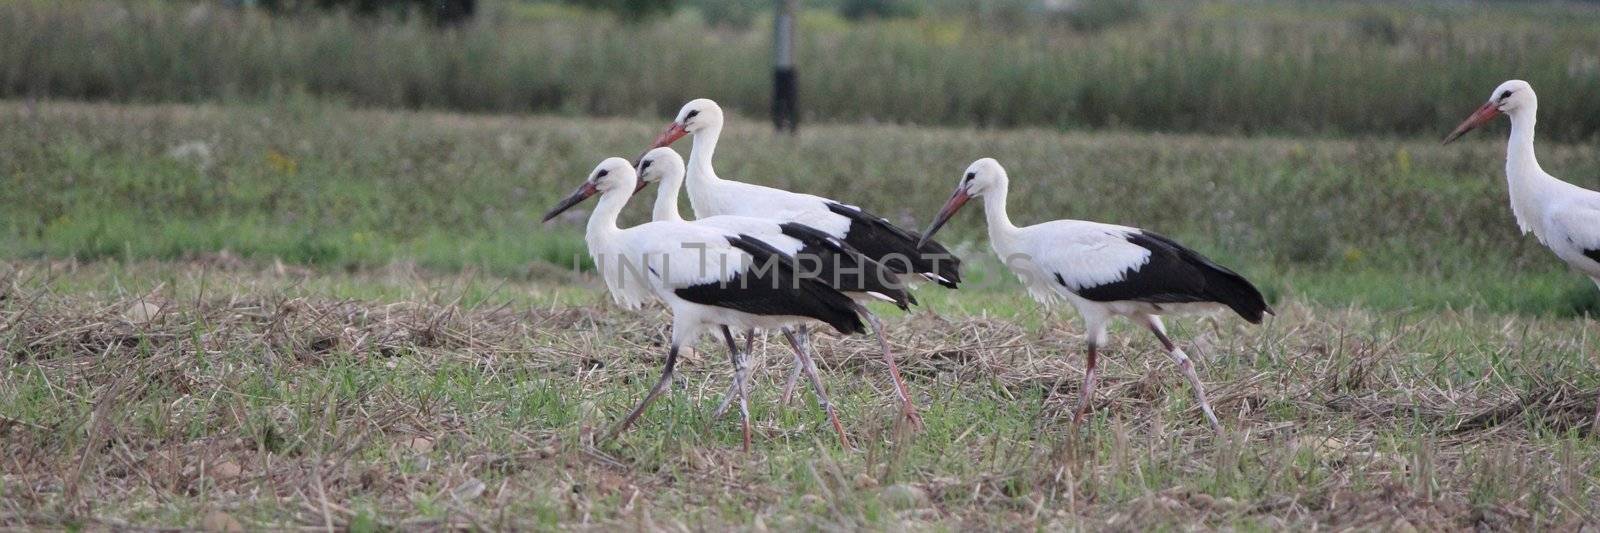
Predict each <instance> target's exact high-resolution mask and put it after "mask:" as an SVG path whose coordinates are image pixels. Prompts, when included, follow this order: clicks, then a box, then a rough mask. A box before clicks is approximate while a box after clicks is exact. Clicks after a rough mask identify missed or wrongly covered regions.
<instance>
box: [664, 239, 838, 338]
mask: <svg viewBox="0 0 1600 533" xmlns="http://www.w3.org/2000/svg"><path fill="white" fill-rule="evenodd" d="M728 243H729V244H732V245H733V246H734V247H735V248H738V249H739V250H741V251H743V252H744V253H747V254H750V258H751V259H752V262H751V264H750V266H748V267H747V268H745V270H743V271H741V272H739V274H737V275H735V276H734V277H733V279H730V280H725V281H720V282H715V283H704V284H700V285H694V286H690V287H684V288H681V289H677V290H674V291H672V292H673V294H676V295H678V297H679V298H683V299H685V300H688V301H691V302H694V303H698V304H704V305H711V306H716V307H722V308H725V309H732V310H735V311H740V312H744V313H750V314H752V315H763V316H803V317H808V318H814V319H817V320H820V321H822V322H825V323H827V324H828V325H830V326H833V329H836V330H838V331H839V332H840V333H843V334H851V333H861V332H863V331H866V326H865V324H863V323H862V322H861V317H860V315H857V314H856V308H857V306H856V303H855V301H853V300H851V299H850V297H849V296H845V295H844V293H841V292H839V291H838V290H835V289H833V288H832V287H828V286H827V285H824V284H822V283H820V282H818V281H816V280H814V279H811V278H808V277H804V276H801V275H800V274H799V273H798V269H797V267H798V265H797V264H796V263H795V260H794V258H793V257H790V256H788V255H784V253H783V252H780V251H778V250H777V249H776V248H773V247H772V246H771V245H768V244H767V243H765V242H762V241H761V240H760V239H756V238H754V237H751V236H748V235H738V236H730V237H728Z"/></svg>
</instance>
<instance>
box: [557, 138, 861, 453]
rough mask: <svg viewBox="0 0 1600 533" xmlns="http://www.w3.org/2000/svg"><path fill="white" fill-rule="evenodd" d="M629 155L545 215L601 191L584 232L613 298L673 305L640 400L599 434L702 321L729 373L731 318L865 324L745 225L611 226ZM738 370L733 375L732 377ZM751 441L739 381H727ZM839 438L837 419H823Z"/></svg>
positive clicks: (634, 183)
mask: <svg viewBox="0 0 1600 533" xmlns="http://www.w3.org/2000/svg"><path fill="white" fill-rule="evenodd" d="M638 183H639V182H638V177H637V175H636V173H635V171H634V168H633V165H632V164H630V163H629V162H628V161H627V160H625V159H622V158H619V157H613V158H610V159H606V160H605V161H601V162H600V165H599V166H596V167H595V169H594V170H593V171H592V172H590V173H589V176H588V178H587V179H585V180H584V182H583V184H582V185H580V186H579V187H578V188H577V190H575V191H573V193H572V194H571V195H569V196H567V197H566V198H565V199H563V200H561V201H560V202H559V203H557V204H556V206H555V208H553V209H551V210H550V212H549V213H547V214H546V215H545V217H544V219H545V220H546V221H548V220H550V219H551V218H554V217H555V216H556V215H559V214H561V212H562V211H565V210H567V209H569V208H571V207H572V206H575V205H577V204H579V203H581V202H583V201H584V200H586V199H588V198H589V197H592V196H595V195H596V194H598V195H600V202H599V205H597V206H596V207H595V210H594V211H593V212H591V213H590V215H589V224H588V227H587V229H586V230H585V234H584V241H585V242H586V243H587V244H588V246H589V254H590V255H591V256H593V257H594V261H595V266H596V268H598V269H599V270H600V273H601V277H602V278H603V279H604V280H605V282H606V288H607V289H609V290H610V292H611V295H612V297H613V298H615V299H616V300H617V302H618V303H620V304H622V305H624V306H625V307H638V306H640V305H642V304H643V303H645V302H648V301H650V300H659V301H661V302H662V303H663V304H665V305H666V307H667V309H669V310H671V311H672V340H671V346H670V348H669V349H668V351H667V362H666V368H664V369H663V370H662V372H661V378H660V379H659V380H657V381H656V384H655V385H654V386H653V387H651V388H650V392H648V393H647V394H645V397H644V399H643V400H641V401H640V402H639V405H638V406H637V407H635V408H634V409H633V411H631V412H630V413H629V414H628V416H627V417H626V418H623V419H622V421H621V422H619V423H618V424H617V426H616V427H615V428H614V429H612V431H611V432H610V433H608V434H607V438H611V437H614V436H616V435H617V434H618V433H621V432H622V431H623V430H626V429H627V428H628V427H629V426H630V425H631V424H633V422H634V420H636V419H638V418H639V416H640V415H641V414H643V413H644V411H645V409H646V408H648V407H649V406H650V403H651V402H653V401H655V399H656V397H657V396H659V395H660V394H661V392H662V390H664V389H665V388H666V385H667V384H668V383H670V382H671V380H672V373H673V368H674V365H675V364H676V363H677V359H678V350H679V349H680V348H681V347H682V346H683V344H684V343H686V342H694V341H695V340H696V339H698V338H699V337H700V335H701V334H702V333H704V332H706V331H709V330H713V329H716V330H720V332H721V333H722V337H723V340H724V341H726V342H727V344H728V351H729V354H730V359H731V360H732V361H733V363H734V366H735V376H738V375H739V374H740V373H741V372H743V369H742V368H740V366H741V364H742V363H741V361H743V360H744V357H743V356H742V354H741V353H740V351H739V347H738V344H737V343H736V342H734V338H733V333H732V331H731V329H732V328H737V329H751V328H762V329H779V328H785V327H792V326H798V325H802V324H819V323H820V324H827V325H829V326H832V327H833V328H834V329H835V330H837V331H839V332H840V333H842V334H850V333H859V332H861V331H862V330H863V329H865V328H864V324H862V322H861V317H860V316H859V315H858V314H857V309H858V308H859V306H857V305H856V303H855V302H854V301H852V300H851V299H850V297H849V296H846V295H844V294H843V293H841V292H839V291H837V290H834V289H833V288H831V287H828V286H827V285H824V284H822V283H819V282H817V281H816V280H814V279H810V278H809V277H808V276H806V275H803V272H802V271H801V269H802V268H803V267H802V266H801V265H798V263H797V262H796V261H795V259H794V258H793V257H791V256H788V255H785V254H783V253H782V252H780V251H778V250H777V249H775V248H773V247H772V246H771V245H769V244H767V243H765V242H762V241H761V240H760V239H757V238H753V237H751V236H749V235H743V234H739V233H737V232H733V231H726V230H722V229H717V228H712V227H709V226H697V225H694V224H689V223H685V222H681V221H678V222H671V221H663V222H650V223H647V224H641V225H639V226H634V227H631V228H626V229H624V228H619V227H618V226H617V217H618V215H619V214H621V212H622V208H623V207H624V206H625V205H626V204H627V202H628V197H630V196H632V195H633V194H634V193H635V192H637V191H638V190H639V189H640V188H641V187H640V186H639V185H638ZM736 379H737V378H736ZM731 392H732V393H734V394H736V395H737V397H738V398H737V399H738V402H739V414H740V417H741V422H742V425H743V430H744V447H745V449H746V450H748V449H749V448H750V411H749V407H748V399H747V393H746V391H745V390H744V389H743V388H742V387H739V386H735V387H733V389H732V390H731ZM832 422H833V426H834V430H835V431H837V432H838V433H839V436H840V439H841V440H842V439H844V429H843V428H842V427H840V425H839V422H838V420H837V419H836V418H835V419H834V420H832Z"/></svg>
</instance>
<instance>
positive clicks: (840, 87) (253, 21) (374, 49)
mask: <svg viewBox="0 0 1600 533" xmlns="http://www.w3.org/2000/svg"><path fill="white" fill-rule="evenodd" d="M375 1H379V0H353V1H351V2H341V1H340V0H305V1H303V2H300V3H299V4H297V5H291V6H290V8H287V9H286V8H284V7H282V6H281V5H279V4H280V3H283V2H284V0H276V1H273V0H225V1H220V2H219V1H204V2H201V1H187V2H186V1H153V0H123V1H110V0H82V1H73V2H55V1H47V0H13V1H9V2H0V97H5V98H63V99H88V100H110V101H138V102H150V101H185V102H189V101H215V100H256V99H262V98H275V97H278V96H281V95H285V94H309V95H313V96H316V97H319V98H330V99H335V100H342V101H347V102H349V103H352V104H355V105H358V106H376V107H400V108H437V109H456V110H467V111H483V112H540V113H546V112H554V113H564V114H587V115H660V114H664V113H667V112H669V111H671V110H672V109H675V108H676V107H677V106H678V105H680V104H681V103H682V102H683V101H685V100H687V99H690V98H693V97H697V96H709V97H713V98H716V99H718V100H719V101H721V102H723V103H724V105H726V106H728V107H732V108H735V109H736V110H741V111H744V112H747V113H751V114H760V113H762V112H763V111H764V110H765V109H766V108H767V105H768V98H769V92H770V87H769V84H770V75H769V74H768V72H769V69H770V59H769V55H770V53H771V43H770V24H771V21H770V18H771V17H770V11H771V3H770V2H767V1H752V0H680V1H677V2H671V1H667V0H566V1H562V2H531V1H519V0H474V1H470V2H466V3H467V4H470V11H469V13H470V14H469V15H465V16H456V17H455V18H451V19H449V20H443V21H442V20H440V17H439V16H438V15H437V12H436V9H437V7H436V6H438V5H442V4H435V3H432V2H437V0H394V1H396V2H398V3H400V4H419V5H425V6H424V7H423V8H420V11H422V12H424V13H433V14H432V15H430V16H427V17H417V16H405V15H404V13H408V12H409V13H415V12H417V11H419V8H415V7H413V8H404V7H403V6H402V8H401V9H398V10H394V9H360V8H342V7H339V6H332V7H333V9H323V7H325V6H323V5H322V4H329V5H333V4H340V3H349V4H361V3H364V2H366V3H370V2H375ZM451 1H452V2H455V1H459V0H451ZM802 5H804V6H805V10H804V11H803V13H802V17H801V26H800V29H801V32H800V43H799V44H800V47H799V50H798V57H799V65H800V81H801V93H800V94H801V99H802V110H803V112H804V113H805V115H806V117H807V119H809V120H826V121H850V122H855V121H888V122H904V123H917V124H940V125H963V126H964V125H976V126H984V127H1017V126H1029V127H1050V128H1065V129H1079V128H1103V127H1111V128H1128V129H1142V130H1155V131H1202V132H1218V133H1229V134H1232V133H1245V134H1253V133H1270V134H1317V135H1367V134H1378V135H1415V134H1426V135H1434V134H1438V133H1440V132H1441V131H1444V130H1447V129H1448V127H1449V126H1450V125H1452V124H1453V123H1454V121H1456V120H1459V119H1460V118H1461V115H1463V114H1464V113H1466V112H1467V111H1470V109H1471V107H1472V106H1473V105H1475V104H1477V103H1478V102H1479V101H1481V100H1482V99H1483V98H1484V97H1486V96H1487V94H1488V91H1489V90H1490V89H1491V88H1492V87H1493V86H1494V85H1495V84H1496V83H1498V82H1500V81H1502V80H1505V79H1508V78H1523V79H1527V80H1529V81H1530V82H1532V83H1533V84H1534V85H1535V86H1536V87H1538V89H1539V91H1540V94H1541V95H1543V96H1545V98H1543V99H1542V100H1541V102H1540V104H1541V107H1542V108H1543V109H1542V111H1543V116H1544V117H1547V120H1545V121H1544V122H1542V123H1541V124H1540V130H1541V134H1542V135H1545V136H1550V137H1556V138H1561V139H1567V140H1574V139H1586V138H1590V137H1592V136H1593V135H1594V134H1595V132H1596V130H1597V129H1600V98H1592V97H1591V95H1592V94H1593V91H1594V88H1595V87H1597V86H1600V10H1597V9H1596V8H1595V7H1592V6H1591V5H1584V4H1571V3H1562V4H1545V3H1531V2H1497V3H1467V2H1453V1H1447V0H1439V1H1432V2H1392V3H1386V2H1256V1H1244V0H1236V1H1206V2H1164V1H1157V0H1076V1H1074V0H1054V1H1051V0H1036V1H1034V0H1001V1H997V2H966V1H958V0H934V1H930V2H895V1H885V0H826V1H821V0H818V1H806V2H802ZM307 6H309V8H308V7H307ZM427 6H435V7H427Z"/></svg>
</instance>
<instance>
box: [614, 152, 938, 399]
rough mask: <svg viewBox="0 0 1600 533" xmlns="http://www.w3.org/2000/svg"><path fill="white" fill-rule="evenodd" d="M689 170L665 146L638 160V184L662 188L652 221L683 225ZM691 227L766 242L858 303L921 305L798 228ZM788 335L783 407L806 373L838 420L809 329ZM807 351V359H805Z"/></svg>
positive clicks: (877, 269)
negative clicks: (789, 360)
mask: <svg viewBox="0 0 1600 533" xmlns="http://www.w3.org/2000/svg"><path fill="white" fill-rule="evenodd" d="M684 168H685V167H684V163H683V157H682V156H680V155H678V152H676V151H674V150H673V149H672V148H668V147H665V146H663V147H661V148H654V149H651V150H650V151H648V152H646V153H645V154H644V155H643V156H641V157H640V158H639V163H638V170H639V180H640V181H641V182H643V183H645V184H650V183H658V184H659V185H658V186H657V189H656V199H655V204H654V206H653V208H652V209H651V217H650V219H651V220H654V221H657V222H661V221H670V222H683V221H684V219H683V215H682V214H680V213H679V212H678V193H679V191H681V190H682V189H683V177H684V173H685V171H684ZM646 186H648V185H646ZM690 223H692V224H698V225H704V226H709V227H713V228H718V229H723V230H727V231H732V232H736V233H739V234H743V235H750V236H752V237H755V238H758V239H761V240H762V241H764V242H766V243H767V244H770V245H772V246H773V247H774V248H777V249H778V250H779V251H781V252H783V253H785V254H788V255H790V256H794V257H795V258H796V259H797V260H798V261H800V263H801V264H804V265H811V266H813V267H814V271H815V272H814V273H815V276H814V277H815V279H817V280H819V281H821V282H823V283H826V284H828V285H829V286H830V287H833V288H835V289H838V290H840V291H843V292H844V293H845V294H848V295H850V296H851V298H853V299H855V300H856V301H857V302H864V301H871V300H881V301H889V302H893V303H894V304H895V306H897V307H899V308H900V309H902V310H905V309H909V308H910V306H911V305H912V304H915V303H916V299H915V298H912V297H911V294H910V293H909V292H908V291H906V289H905V287H904V286H902V285H901V284H899V283H897V282H896V281H895V279H894V278H895V276H894V275H893V273H891V272H889V271H888V270H887V269H886V268H885V267H884V266H883V265H881V264H879V263H877V262H876V261H873V260H871V259H868V258H867V257H865V256H863V255H862V254H861V253H860V252H857V251H855V250H853V249H850V248H849V247H848V245H845V244H844V243H842V242H839V241H838V240H837V239H834V238H833V237H831V236H829V235H827V234H824V233H822V232H821V231H819V230H816V229H814V228H811V227H809V226H805V225H803V224H800V223H798V222H780V221H777V220H773V219H770V218H756V217H748V216H738V215H717V216H710V217H706V218H701V219H697V220H694V221H692V222H690ZM783 334H784V336H785V337H786V338H788V339H789V341H790V344H791V345H792V346H793V348H794V349H795V365H794V367H793V369H792V370H791V371H790V372H789V378H788V380H786V381H785V382H784V386H783V396H782V398H783V403H788V402H789V399H790V397H791V396H792V395H793V393H794V387H795V385H796V383H798V381H799V377H800V373H801V372H802V371H804V372H805V373H806V374H807V377H808V379H809V381H811V385H812V389H813V391H814V392H815V393H816V394H817V399H818V402H819V404H820V405H821V407H822V408H823V409H824V410H825V411H828V414H829V417H830V418H832V417H834V416H835V415H834V414H833V411H832V409H833V407H832V405H831V404H830V403H829V402H828V397H827V393H826V391H824V390H823V387H822V382H821V380H820V379H819V376H817V375H816V368H815V367H814V366H808V365H806V364H805V361H807V360H814V359H815V357H814V356H812V355H810V354H812V353H813V352H811V343H810V334H809V333H808V332H807V331H806V328H805V327H804V326H800V327H796V328H785V329H784V330H783ZM754 338H755V332H754V331H751V332H747V341H746V347H747V348H746V350H745V351H746V352H749V348H748V347H749V346H750V344H751V343H752V342H753V341H754ZM802 351H804V352H805V353H806V355H807V356H806V357H802V356H801V352H802ZM743 382H744V380H743V379H740V380H739V383H740V384H741V385H740V386H742V383H743ZM726 407H727V403H726V399H725V400H724V402H723V403H722V404H721V405H719V406H718V408H717V411H716V412H715V413H713V415H712V416H713V417H717V416H721V414H722V412H723V410H724V409H726Z"/></svg>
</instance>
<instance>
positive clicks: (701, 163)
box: [688, 124, 722, 218]
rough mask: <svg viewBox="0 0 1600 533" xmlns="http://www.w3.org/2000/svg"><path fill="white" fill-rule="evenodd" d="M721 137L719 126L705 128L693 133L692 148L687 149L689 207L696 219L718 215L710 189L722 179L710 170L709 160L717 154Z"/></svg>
mask: <svg viewBox="0 0 1600 533" xmlns="http://www.w3.org/2000/svg"><path fill="white" fill-rule="evenodd" d="M721 135H722V125H721V124H712V125H709V126H706V127H704V128H702V129H701V130H700V131H696V132H694V146H692V147H690V148H689V168H688V182H689V207H690V208H692V209H694V215H695V216H696V217H701V218H703V217H707V216H712V215H716V214H719V213H718V211H717V207H716V205H715V203H716V194H715V193H714V192H713V191H712V188H714V187H716V186H717V184H718V183H720V182H722V178H719V177H717V171H716V170H713V169H712V168H711V158H712V156H715V155H716V153H717V138H718V137H720V136H721Z"/></svg>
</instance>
